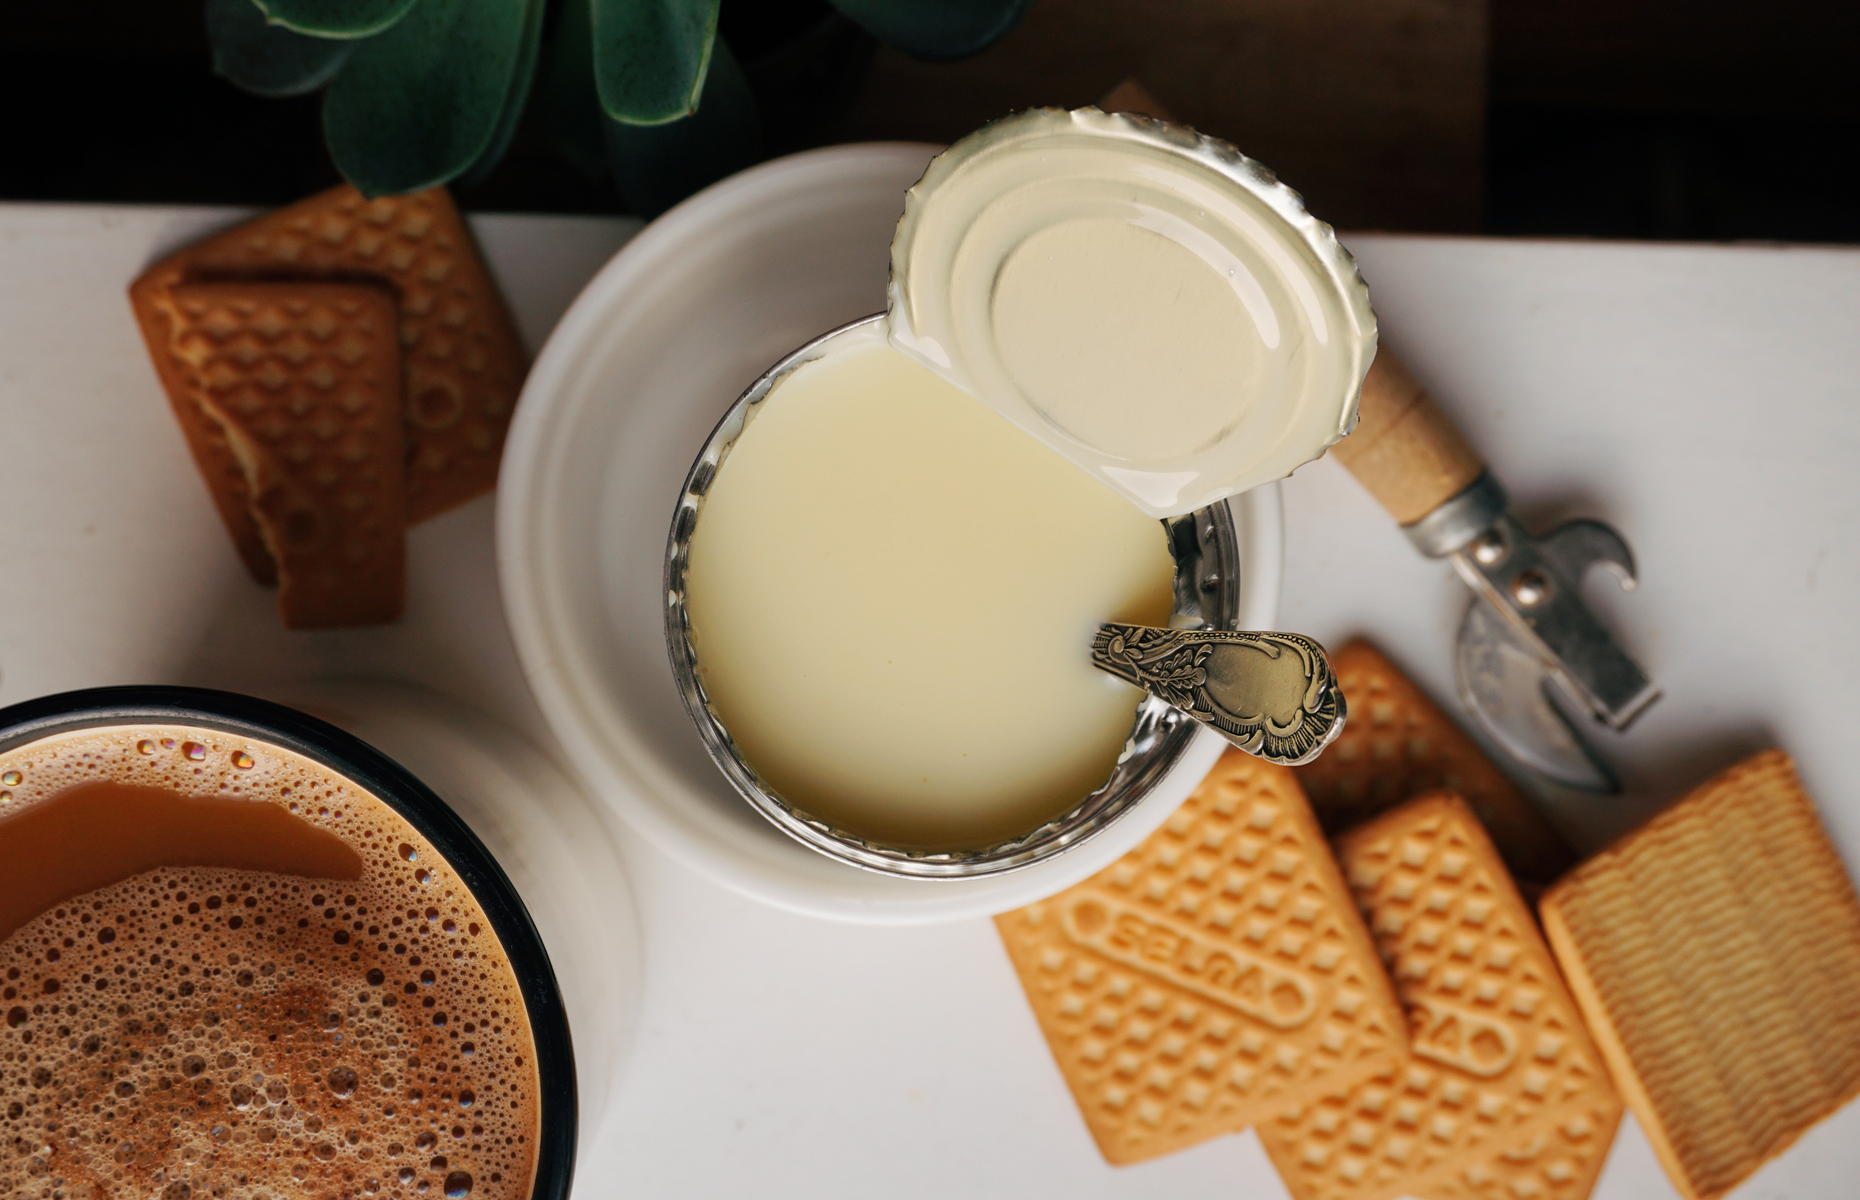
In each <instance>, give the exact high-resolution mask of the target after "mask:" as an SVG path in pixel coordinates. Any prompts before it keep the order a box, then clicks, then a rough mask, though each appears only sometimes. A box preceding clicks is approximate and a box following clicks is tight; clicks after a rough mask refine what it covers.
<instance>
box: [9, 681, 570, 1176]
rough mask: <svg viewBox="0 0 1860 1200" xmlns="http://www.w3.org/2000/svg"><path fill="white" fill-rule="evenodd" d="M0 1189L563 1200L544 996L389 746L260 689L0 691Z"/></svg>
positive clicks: (534, 971)
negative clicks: (4, 1150)
mask: <svg viewBox="0 0 1860 1200" xmlns="http://www.w3.org/2000/svg"><path fill="white" fill-rule="evenodd" d="M0 1047H3V1048H4V1051H5V1058H6V1061H7V1062H8V1063H9V1064H13V1063H17V1064H19V1067H18V1070H17V1071H13V1070H9V1071H8V1072H7V1073H6V1074H7V1077H6V1078H5V1079H4V1080H3V1081H0V1132H3V1133H4V1134H5V1136H6V1139H7V1142H8V1144H9V1145H12V1146H25V1147H28V1149H29V1150H30V1153H25V1154H20V1155H14V1154H8V1155H5V1156H3V1157H0V1194H6V1195H13V1194H26V1193H27V1192H28V1191H29V1190H33V1189H36V1188H37V1187H38V1186H39V1183H38V1182H35V1181H49V1182H50V1183H51V1185H52V1186H53V1187H54V1188H57V1189H60V1190H62V1191H63V1192H64V1194H67V1195H77V1194H85V1195H88V1194H90V1193H91V1192H92V1191H96V1192H97V1193H98V1194H105V1193H109V1194H115V1193H119V1192H120V1193H125V1194H126V1193H129V1192H132V1191H133V1192H135V1193H136V1194H143V1195H154V1196H160V1197H163V1198H164V1200H187V1198H188V1197H202V1198H204V1197H209V1196H219V1195H228V1194H233V1193H234V1192H235V1190H236V1192H237V1194H240V1195H246V1194H255V1193H259V1192H262V1193H265V1194H268V1195H271V1196H291V1195H357V1196H381V1197H396V1196H399V1197H407V1198H408V1200H412V1198H414V1197H426V1196H430V1197H437V1196H438V1195H441V1194H443V1195H444V1196H446V1197H449V1198H451V1200H462V1198H464V1197H468V1196H469V1197H474V1198H477V1200H492V1198H496V1200H503V1198H509V1200H530V1198H538V1200H540V1198H547V1200H560V1198H561V1197H564V1196H566V1195H567V1193H568V1189H569V1181H570V1177H571V1174H572V1170H573V1165H574V1154H575V1139H576V1110H577V1095H576V1080H575V1065H574V1055H573V1051H572V1048H571V1045H570V1041H569V1032H568V1024H567V1020H566V1017H565V1014H564V1010H563V1004H562V996H561V992H560V989H559V988H558V986H557V982H556V978H555V974H554V972H553V971H552V969H551V967H550V963H549V958H548V955H547V953H546V952H545V950H544V948H543V943H542V940H541V939H540V937H539V936H538V934H537V932H536V929H535V926H534V925H533V924H532V923H531V920H530V917H529V914H528V913H527V912H526V911H525V908H524V905H523V902H522V901H521V900H520V899H519V897H518V895H517V893H516V891H515V889H514V888H513V887H512V886H511V884H510V881H509V880H508V879H507V878H506V877H505V875H504V872H503V871H502V870H501V869H500V868H499V866H498V863H497V862H496V861H495V860H494V859H493V858H492V856H491V854H490V853H489V852H488V851H487V850H486V849H485V847H484V845H483V844H482V843H481V842H480V841H479V840H478V838H477V837H476V836H474V835H473V833H472V831H471V830H470V829H469V828H468V827H467V826H466V825H465V824H464V822H463V821H461V820H460V819H459V818H458V816H456V815H455V814H454V813H453V812H452V810H451V809H449V808H448V807H447V806H446V804H445V803H444V802H443V801H441V800H440V799H439V798H438V796H436V795H435V794H434V793H433V792H432V791H431V790H430V789H428V788H427V787H426V786H425V785H424V784H422V783H421V782H420V781H419V780H418V779H416V778H414V777H413V776H412V775H411V774H409V773H408V772H407V771H406V770H404V769H403V768H401V767H400V766H399V765H398V764H396V763H395V762H394V761H393V760H391V759H389V758H387V757H386V756H384V755H383V754H381V753H379V752H378V751H376V750H374V749H373V748H371V747H370V746H368V745H367V744H365V743H363V742H361V741H359V740H357V739H356V738H354V737H352V736H350V735H349V734H347V733H344V732H343V731H342V730H340V729H338V728H336V727H334V726H332V725H329V724H326V723H324V722H322V721H319V720H316V719H314V718H312V717H309V716H306V715H304V714H303V713H300V712H297V711H294V710H292V709H289V708H284V707H282V706H279V705H275V704H270V703H267V702H264V701H260V700H255V699H252V698H249V697H244V696H235V695H231V694H228V693H223V692H213V691H205V690H200V689H192V688H176V687H131V688H100V689H95V690H90V691H81V692H70V693H66V694H63V695H58V696H49V697H45V698H43V699H39V700H33V701H28V702H26V703H23V704H18V705H14V706H12V707H11V708H7V709H4V710H0Z"/></svg>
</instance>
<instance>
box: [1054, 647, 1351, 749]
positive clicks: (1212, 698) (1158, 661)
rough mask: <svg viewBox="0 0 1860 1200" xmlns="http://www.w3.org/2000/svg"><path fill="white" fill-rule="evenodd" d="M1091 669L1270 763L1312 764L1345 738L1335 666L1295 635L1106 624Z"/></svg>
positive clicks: (1341, 697)
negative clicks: (1135, 688) (1163, 703)
mask: <svg viewBox="0 0 1860 1200" xmlns="http://www.w3.org/2000/svg"><path fill="white" fill-rule="evenodd" d="M1091 661H1092V665H1093V666H1095V667H1097V668H1098V669H1099V670H1101V671H1108V672H1110V673H1111V674H1113V675H1115V676H1117V677H1118V678H1119V679H1122V680H1125V681H1127V682H1129V683H1134V684H1136V685H1137V686H1138V687H1140V688H1142V689H1143V690H1144V691H1146V692H1148V693H1150V695H1152V696H1155V697H1157V698H1159V699H1161V700H1163V701H1166V702H1167V703H1169V704H1172V705H1174V706H1175V707H1177V708H1179V709H1181V710H1182V711H1183V712H1186V713H1187V714H1188V715H1189V716H1191V717H1193V718H1195V719H1196V720H1197V721H1201V722H1203V723H1204V724H1207V725H1212V726H1214V728H1216V729H1218V730H1220V731H1221V733H1222V734H1224V735H1225V736H1226V738H1227V740H1228V741H1230V742H1232V743H1233V744H1234V745H1236V746H1238V747H1240V748H1241V749H1242V750H1244V751H1246V752H1247V753H1248V754H1255V755H1258V756H1259V757H1260V758H1263V759H1266V760H1267V761H1268V762H1275V763H1282V764H1284V765H1286V766H1296V765H1298V764H1299V763H1305V762H1310V761H1311V760H1312V759H1314V758H1316V757H1317V756H1318V754H1319V753H1321V752H1322V751H1323V749H1324V747H1326V746H1328V745H1330V743H1331V741H1332V740H1333V739H1334V738H1336V736H1337V735H1338V734H1339V733H1341V732H1343V720H1344V704H1343V690H1342V688H1340V687H1339V686H1338V685H1337V676H1336V673H1335V672H1333V671H1332V670H1331V668H1330V659H1328V658H1327V657H1325V655H1324V647H1322V646H1320V645H1318V644H1317V643H1316V642H1314V641H1312V640H1311V639H1310V638H1308V637H1301V636H1299V635H1298V634H1296V633H1241V632H1238V631H1234V630H1224V629H1152V628H1150V627H1149V626H1146V625H1110V624H1107V625H1102V626H1100V627H1099V629H1098V636H1097V637H1095V638H1093V639H1092V646H1091Z"/></svg>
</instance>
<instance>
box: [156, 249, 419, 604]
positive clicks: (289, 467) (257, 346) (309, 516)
mask: <svg viewBox="0 0 1860 1200" xmlns="http://www.w3.org/2000/svg"><path fill="white" fill-rule="evenodd" d="M169 296H170V298H171V305H172V307H171V311H170V314H169V319H170V324H171V328H172V331H173V343H172V346H171V353H170V357H171V359H172V361H173V363H174V364H175V365H176V369H177V371H178V373H179V374H180V375H181V377H182V386H183V389H184V394H185V396H186V397H187V398H189V399H191V400H192V401H193V405H194V407H195V408H196V410H197V417H196V419H197V420H198V421H199V422H200V423H201V424H202V425H205V426H210V427H211V428H212V429H214V430H215V431H216V433H217V435H218V437H219V439H220V444H221V445H223V446H224V447H225V450H226V453H227V454H228V455H229V456H230V457H231V459H232V460H233V462H234V463H235V464H236V466H237V467H238V469H239V471H240V473H241V474H242V476H243V478H244V482H245V493H246V495H247V497H248V498H249V499H248V503H249V506H250V507H249V510H248V511H249V514H250V516H251V519H252V521H253V524H254V525H255V527H256V529H257V531H258V533H259V535H260V536H261V537H262V538H263V540H264V544H265V549H266V551H267V552H268V555H269V558H270V560H271V561H272V562H273V563H275V564H276V568H277V575H278V608H279V610H280V611H281V612H282V613H283V615H284V624H285V625H286V626H287V627H289V628H292V629H319V628H328V627H333V626H349V625H371V624H378V623H380V622H384V621H392V620H394V619H395V618H397V617H399V616H400V613H401V609H402V607H403V605H404V602H405V596H406V540H407V535H406V520H405V515H406V514H405V507H404V504H405V500H404V490H403V489H404V484H403V471H402V459H403V456H404V454H403V442H402V431H401V422H400V384H401V371H400V353H399V348H398V345H397V339H396V336H395V333H396V316H395V303H394V296H393V294H392V293H391V292H389V291H388V290H387V289H385V288H383V287H379V286H376V285H371V284H362V283H252V282H243V281H241V282H224V283H181V284H177V285H175V286H174V287H173V288H171V289H170V291H169Z"/></svg>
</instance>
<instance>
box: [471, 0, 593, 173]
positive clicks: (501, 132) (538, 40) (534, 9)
mask: <svg viewBox="0 0 1860 1200" xmlns="http://www.w3.org/2000/svg"><path fill="white" fill-rule="evenodd" d="M548 7H549V3H548V0H529V2H528V7H527V12H526V14H525V16H524V20H523V40H522V42H521V43H519V44H518V46H517V69H516V71H515V73H514V74H513V75H512V76H511V78H510V92H509V94H508V95H506V96H505V97H504V111H503V112H502V113H501V114H499V116H498V118H497V128H496V129H495V130H493V131H492V133H491V140H490V142H489V143H488V144H487V145H486V146H485V148H484V153H482V154H480V155H479V156H478V160H477V161H476V162H474V163H472V165H471V168H470V169H469V170H468V171H466V172H465V173H464V174H463V175H461V176H460V177H459V185H460V186H461V187H470V186H472V185H473V184H475V183H478V182H479V181H481V180H482V179H484V177H485V176H486V175H489V174H490V173H491V172H492V171H493V170H495V169H496V168H497V164H498V163H499V162H501V161H503V158H504V152H505V151H506V150H508V149H510V142H511V139H512V138H514V137H516V136H517V125H518V124H519V123H521V121H522V120H523V109H524V106H525V105H527V104H528V103H529V100H530V85H531V84H532V83H533V82H534V81H535V79H536V60H537V58H538V56H539V53H540V51H541V49H542V27H543V12H544V11H545V10H546V9H547V8H548ZM570 7H571V8H572V7H574V5H573V4H571V5H570Z"/></svg>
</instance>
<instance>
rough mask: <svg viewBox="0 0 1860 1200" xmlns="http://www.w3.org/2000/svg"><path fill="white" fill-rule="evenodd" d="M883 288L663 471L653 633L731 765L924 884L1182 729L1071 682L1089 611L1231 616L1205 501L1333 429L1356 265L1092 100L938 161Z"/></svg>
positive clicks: (1349, 368)
mask: <svg viewBox="0 0 1860 1200" xmlns="http://www.w3.org/2000/svg"><path fill="white" fill-rule="evenodd" d="M890 300H891V307H890V309H889V310H888V312H886V313H881V314H878V315H875V316H872V317H869V318H867V319H865V320H862V321H858V322H855V323H853V324H851V325H848V326H845V327H843V328H840V329H837V330H833V331H831V332H829V333H826V334H824V335H822V336H821V337H819V338H817V339H816V340H814V341H812V342H810V343H808V344H807V345H805V346H803V347H801V348H800V349H798V350H796V351H794V352H793V353H791V354H790V355H788V356H787V357H785V358H784V359H782V360H781V361H780V362H778V363H777V364H775V365H774V366H773V367H771V368H770V369H769V370H768V371H767V372H766V373H764V374H763V375H762V377H761V378H759V379H758V380H757V381H756V382H755V383H754V384H753V385H751V387H750V388H749V389H748V390H747V391H746V392H744V393H743V394H742V396H741V397H739V398H738V399H737V400H736V402H735V403H734V404H733V405H732V406H731V407H730V409H729V410H728V412H726V413H725V415H724V417H723V419H722V420H721V421H720V422H719V423H718V425H717V427H716V428H715V429H714V431H713V432H712V434H711V436H710V437H709V439H708V440H707V441H706V443H705V445H704V447H703V449H702V450H701V452H700V453H699V455H698V457H697V460H696V462H695V463H694V464H693V466H692V468H691V470H690V472H689V474H688V475H687V477H686V480H685V485H684V488H683V491H682V494H681V495H680V497H679V498H678V503H677V507H676V513H675V516H674V519H673V523H672V528H671V532H670V536H669V538H668V542H667V548H666V557H665V592H664V595H665V619H666V638H667V646H668V652H669V654H670V658H671V663H672V669H673V673H674V676H675V678H676V681H677V684H678V687H679V690H680V693H681V695H682V698H683V700H684V704H685V707H686V709H687V711H688V712H689V714H690V716H691V718H692V720H693V721H694V722H695V723H696V725H697V728H698V731H699V734H700V736H701V738H702V740H703V743H704V745H705V748H706V749H707V751H708V752H709V754H710V756H711V758H712V759H713V760H714V761H715V763H716V764H717V766H718V767H719V769H720V770H721V771H722V772H723V774H724V775H725V776H726V778H728V779H729V781H730V782H731V784H732V785H733V786H734V788H735V789H736V790H737V791H738V792H739V793H740V794H741V795H742V796H743V798H744V799H745V800H747V801H748V803H749V804H750V805H751V806H752V807H754V808H755V809H756V810H757V811H758V812H760V813H761V814H762V815H763V816H764V817H766V818H767V819H769V820H770V821H772V822H773V823H774V824H775V825H776V826H778V827H779V828H780V829H782V830H783V831H784V832H786V833H788V834H789V835H790V836H792V837H794V838H795V839H797V840H799V841H800V842H802V843H803V844H805V845H807V846H809V847H811V848H813V849H815V850H817V851H819V852H821V853H823V854H826V855H828V856H830V857H832V858H835V859H838V860H840V861H842V862H846V863H850V864H852V865H855V866H859V867H863V868H866V869H868V870H873V871H878V872H883V873H886V874H893V875H900V876H908V877H915V878H925V879H951V878H970V877H976V876H984V875H991V874H996V873H1000V872H1004V871H1011V870H1014V869H1017V868H1020V867H1025V866H1028V865H1031V864H1033V863H1037V862H1041V861H1043V860H1045V859H1048V858H1051V857H1052V856H1054V855H1058V854H1062V853H1064V852H1066V851H1067V850H1068V849H1070V848H1072V847H1074V846H1077V845H1079V844H1080V843H1082V842H1083V841H1085V840H1086V839H1088V838H1090V837H1091V836H1092V835H1093V834H1095V833H1097V832H1099V831H1101V830H1103V829H1104V828H1106V827H1108V826H1109V825H1110V824H1111V823H1112V822H1114V821H1116V820H1117V819H1118V818H1119V817H1120V816H1122V815H1123V814H1125V813H1127V812H1129V811H1130V810H1131V809H1132V808H1133V807H1135V806H1136V805H1137V804H1138V803H1140V802H1141V801H1142V799H1143V798H1144V797H1145V796H1146V795H1148V794H1149V792H1150V791H1151V790H1152V789H1153V788H1154V787H1155V785H1156V784H1157V782H1158V781H1159V780H1160V779H1161V778H1162V777H1163V776H1165V775H1166V774H1167V773H1168V772H1169V770H1170V769H1171V767H1173V766H1174V765H1175V764H1176V763H1177V762H1178V761H1179V760H1180V759H1181V758H1182V756H1183V755H1184V753H1185V752H1186V750H1187V748H1188V746H1189V744H1190V743H1191V741H1193V740H1194V739H1195V738H1196V737H1198V736H1202V735H1203V734H1202V731H1201V729H1200V726H1199V725H1198V723H1197V722H1196V720H1195V719H1194V718H1192V717H1190V716H1189V715H1188V713H1186V712H1184V711H1183V710H1182V709H1180V708H1176V707H1173V706H1172V705H1171V704H1168V703H1165V702H1164V701H1163V700H1160V699H1158V698H1156V696H1154V695H1150V694H1146V693H1145V692H1143V691H1140V690H1139V689H1137V688H1136V687H1133V686H1131V685H1129V684H1126V683H1123V682H1121V681H1119V680H1116V679H1113V678H1111V677H1109V676H1106V675H1102V674H1100V673H1098V672H1095V671H1094V670H1093V669H1092V667H1091V663H1090V659H1089V655H1088V653H1087V651H1088V650H1089V648H1090V645H1091V640H1092V635H1093V633H1094V632H1095V631H1096V630H1097V629H1098V628H1099V626H1100V625H1101V624H1102V623H1105V622H1113V621H1116V622H1125V623H1129V624H1134V625H1140V626H1171V627H1175V628H1180V629H1208V630H1229V629H1233V628H1235V621H1236V618H1237V615H1238V612H1239V594H1240V586H1239V585H1240V580H1239V578H1238V568H1239V561H1240V555H1239V548H1238V546H1237V544H1236V540H1235V530H1234V523H1233V520H1232V517H1231V514H1230V512H1229V509H1228V507H1227V504H1226V500H1227V498H1228V497H1229V496H1232V495H1235V494H1237V493H1239V492H1242V491H1245V490H1247V489H1248V488H1251V487H1253V486H1257V485H1259V484H1261V483H1265V482H1268V481H1271V480H1274V479H1277V478H1280V477H1282V476H1283V475H1285V474H1287V473H1289V471H1290V470H1292V469H1293V468H1295V467H1296V466H1298V465H1300V464H1302V463H1305V462H1308V461H1310V460H1312V459H1314V458H1316V457H1317V456H1319V455H1320V454H1322V453H1323V451H1324V450H1325V449H1326V448H1327V447H1328V446H1329V445H1330V444H1331V443H1333V442H1335V441H1336V440H1337V439H1338V438H1340V437H1342V436H1343V435H1344V434H1345V433H1347V432H1348V430H1349V429H1350V428H1351V427H1352V426H1353V424H1354V421H1355V412H1356V403H1357V399H1358V395H1359V389H1360V385H1361V380H1362V377H1363V374H1364V372H1365V371H1366V370H1367V367H1368V363H1369V361H1370V359H1371V358H1372V357H1373V355H1374V348H1375V322H1374V317H1373V315H1372V314H1371V312H1370V310H1369V307H1368V300H1367V293H1366V290H1365V289H1364V287H1363V284H1362V280H1361V278H1360V276H1359V275H1358V274H1357V271H1356V267H1355V263H1354V260H1353V259H1351V258H1350V256H1349V255H1348V253H1347V252H1346V251H1344V250H1343V248H1342V247H1341V246H1340V245H1339V244H1338V243H1337V240H1336V238H1335V236H1334V234H1333V233H1332V231H1331V230H1330V228H1329V226H1327V225H1324V224H1323V223H1322V222H1319V221H1317V220H1315V219H1314V218H1312V217H1311V216H1310V215H1309V214H1308V213H1306V212H1305V210H1304V207H1303V203H1302V201H1301V200H1300V199H1299V198H1298V196H1297V195H1296V193H1293V192H1291V191H1290V189H1288V188H1285V187H1284V186H1283V185H1282V184H1280V183H1279V182H1278V181H1277V180H1276V179H1275V178H1274V177H1273V176H1272V175H1271V173H1270V172H1268V171H1266V170H1264V169H1263V168H1261V167H1259V165H1258V164H1256V163H1253V162H1252V161H1251V160H1248V159H1246V158H1244V156H1242V155H1240V154H1239V153H1238V152H1237V151H1235V150H1233V148H1232V147H1230V146H1226V145H1225V144H1224V143H1219V142H1216V141H1214V140H1213V139H1209V138H1205V137H1201V136H1199V135H1196V134H1194V133H1192V132H1191V131H1187V130H1183V129H1179V128H1176V127H1173V126H1167V125H1163V124H1162V123H1159V122H1155V121H1151V120H1148V119H1145V118H1135V117H1128V116H1123V115H1114V114H1105V113H1101V112H1098V111H1097V110H1095V109H1087V110H1081V111H1079V112H1062V111H1057V110H1040V111H1035V112H1030V113H1023V114H1020V115H1018V116H1015V117H1012V118H1008V119H1006V120H1004V121H1001V122H997V123H996V124H995V125H992V126H989V127H988V128H986V129H984V130H981V131H979V132H978V133H976V134H973V135H971V136H970V137H968V138H965V139H963V140H962V141H961V142H958V143H957V144H956V145H955V146H953V147H951V149H950V150H948V151H946V152H945V153H944V154H942V155H940V156H939V157H938V158H937V159H936V160H934V161H933V162H932V164H931V166H930V168H929V170H928V171H927V172H926V174H925V176H924V178H923V180H921V181H920V182H919V183H918V185H917V186H916V187H915V188H913V189H912V190H911V192H910V194H909V196H908V197H907V199H906V208H905V215H904V218H903V220H902V221H901V222H900V225H899V229H898V234H897V237H896V239H895V240H894V242H893V246H892V283H891V292H890Z"/></svg>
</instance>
